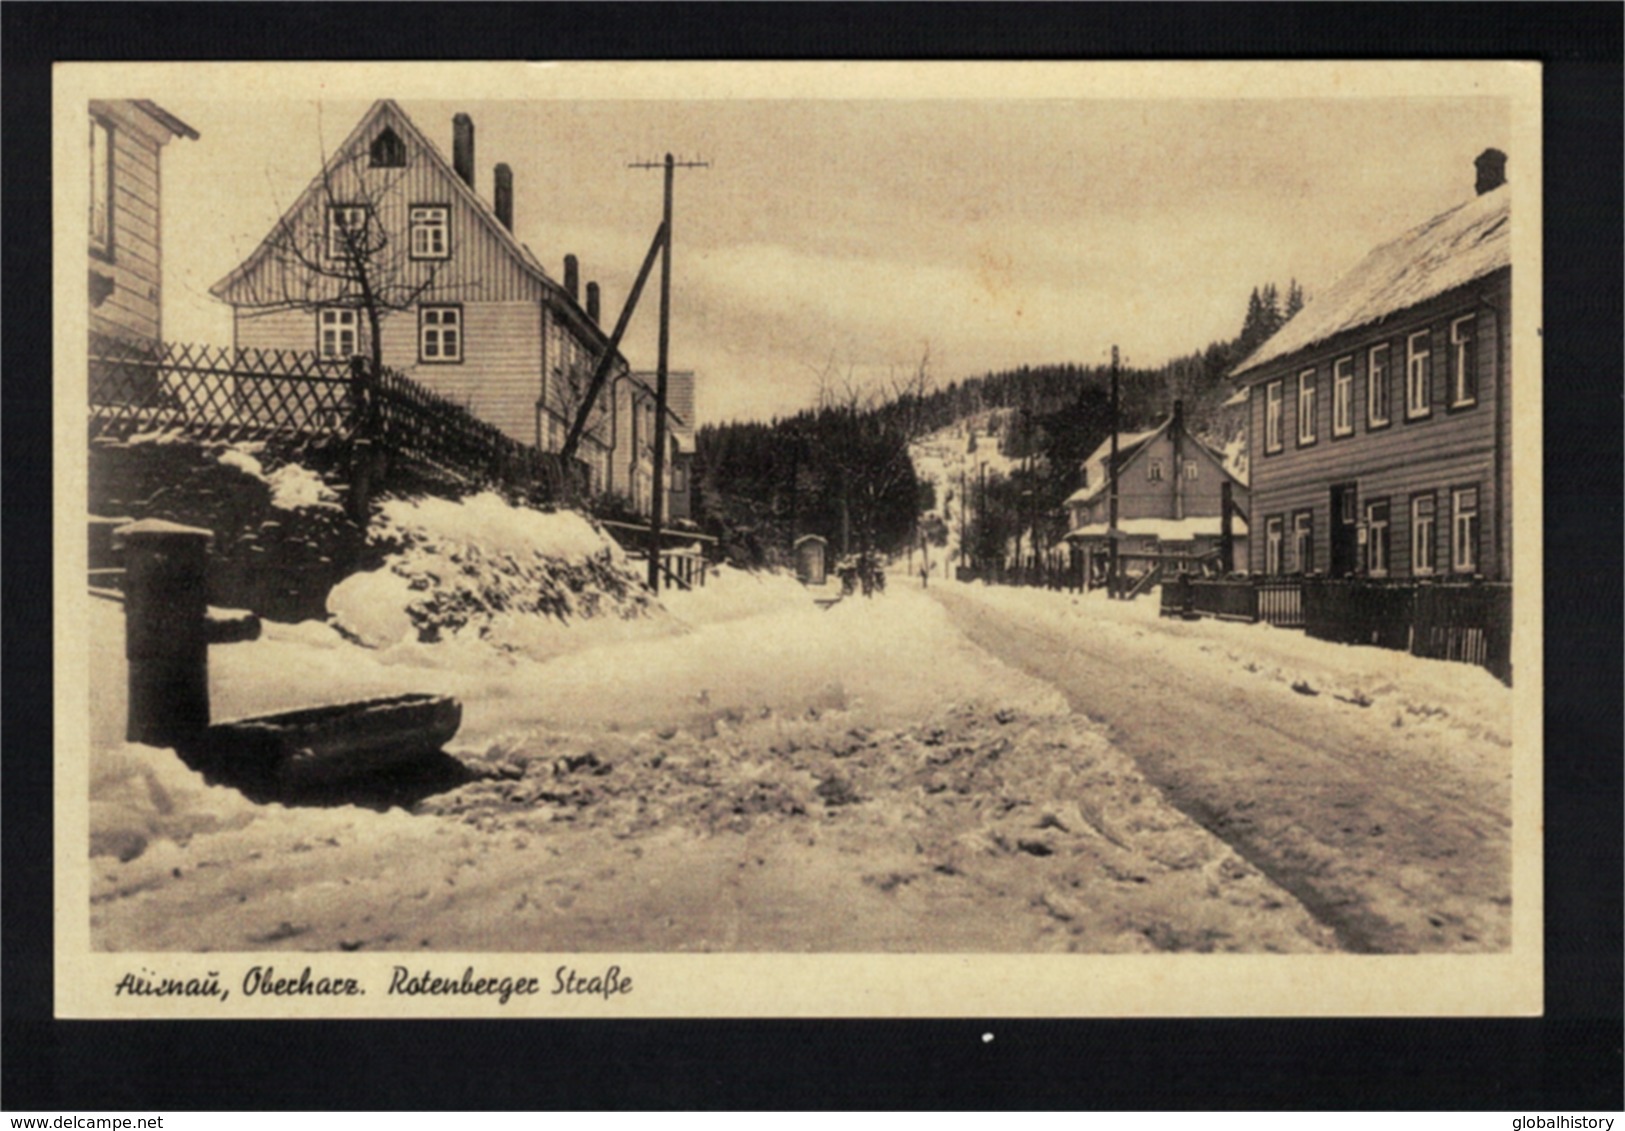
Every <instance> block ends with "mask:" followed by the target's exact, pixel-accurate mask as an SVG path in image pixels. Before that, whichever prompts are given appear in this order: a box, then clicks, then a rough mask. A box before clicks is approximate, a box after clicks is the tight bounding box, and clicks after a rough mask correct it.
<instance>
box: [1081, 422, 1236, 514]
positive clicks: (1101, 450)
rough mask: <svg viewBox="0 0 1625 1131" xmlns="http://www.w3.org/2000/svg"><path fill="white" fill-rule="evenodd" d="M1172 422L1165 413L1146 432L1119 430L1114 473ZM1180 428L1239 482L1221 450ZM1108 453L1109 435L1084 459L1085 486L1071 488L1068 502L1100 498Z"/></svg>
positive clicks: (1107, 480)
mask: <svg viewBox="0 0 1625 1131" xmlns="http://www.w3.org/2000/svg"><path fill="white" fill-rule="evenodd" d="M1173 423H1174V418H1173V417H1172V416H1168V417H1165V418H1164V419H1163V421H1162V423H1161V424H1159V425H1157V426H1156V427H1155V428H1152V429H1151V430H1150V431H1147V432H1119V433H1118V434H1117V474H1118V475H1122V474H1123V472H1124V470H1125V469H1126V468H1127V467H1128V466H1129V464H1130V463H1131V462H1133V460H1134V459H1135V458H1136V457H1137V456H1139V454H1140V453H1141V452H1143V451H1145V450H1146V449H1147V448H1148V447H1150V446H1151V441H1152V440H1154V439H1156V438H1157V437H1158V436H1160V435H1162V434H1163V433H1164V432H1166V431H1168V430H1169V429H1170V428H1172V427H1173ZM1182 430H1183V431H1184V433H1185V439H1186V440H1188V441H1190V443H1191V445H1192V446H1193V448H1195V449H1198V450H1201V451H1204V452H1206V453H1207V454H1208V455H1209V456H1211V457H1212V459H1213V461H1214V462H1215V463H1217V464H1218V465H1219V467H1220V468H1221V469H1223V471H1224V473H1225V474H1226V475H1229V476H1230V477H1231V478H1232V479H1235V480H1236V482H1238V483H1240V482H1241V480H1240V479H1239V478H1237V477H1236V476H1235V474H1234V473H1233V472H1231V471H1230V469H1229V467H1227V466H1226V465H1225V459H1224V454H1223V453H1222V452H1217V451H1214V450H1213V448H1212V447H1210V446H1209V445H1208V444H1206V443H1204V442H1203V441H1201V440H1199V439H1197V437H1196V436H1194V435H1192V434H1191V431H1190V429H1188V428H1183V429H1182ZM1111 454H1112V441H1111V437H1110V436H1108V437H1106V439H1105V440H1103V441H1102V442H1101V445H1100V447H1098V448H1096V449H1095V450H1094V452H1093V453H1091V454H1090V456H1089V458H1088V459H1086V460H1084V461H1083V467H1084V471H1085V472H1086V475H1087V479H1086V482H1087V483H1088V486H1086V487H1081V488H1079V489H1078V490H1076V491H1074V492H1073V493H1072V494H1071V495H1070V496H1069V497H1068V498H1067V500H1066V501H1067V504H1068V505H1072V504H1075V503H1087V502H1089V501H1090V500H1092V499H1097V498H1099V497H1100V496H1101V494H1102V493H1104V492H1105V490H1106V487H1107V485H1108V484H1109V483H1110V482H1111V476H1110V474H1109V473H1108V469H1107V466H1106V465H1107V464H1108V463H1109V462H1110V461H1111Z"/></svg>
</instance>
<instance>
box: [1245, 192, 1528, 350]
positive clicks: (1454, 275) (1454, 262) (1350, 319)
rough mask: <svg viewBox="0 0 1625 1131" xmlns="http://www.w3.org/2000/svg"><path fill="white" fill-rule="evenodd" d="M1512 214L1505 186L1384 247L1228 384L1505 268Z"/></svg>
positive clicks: (1302, 314) (1508, 261)
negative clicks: (1344, 333)
mask: <svg viewBox="0 0 1625 1131" xmlns="http://www.w3.org/2000/svg"><path fill="white" fill-rule="evenodd" d="M1511 212H1512V196H1511V190H1510V189H1508V188H1507V187H1506V186H1505V185H1503V186H1502V187H1500V188H1498V189H1494V190H1493V191H1491V192H1487V193H1485V194H1483V195H1482V196H1478V197H1475V198H1473V199H1472V200H1469V201H1468V202H1467V203H1465V204H1461V205H1458V206H1456V207H1455V208H1452V209H1451V210H1450V211H1448V212H1443V213H1441V214H1439V215H1438V216H1435V217H1434V218H1433V219H1431V220H1429V221H1428V222H1427V223H1425V224H1422V225H1419V226H1418V227H1415V228H1412V229H1411V230H1410V231H1408V232H1406V233H1405V234H1404V235H1402V236H1400V237H1399V238H1398V239H1396V240H1392V241H1390V242H1388V243H1386V244H1383V245H1382V246H1381V247H1379V248H1377V249H1376V250H1375V251H1373V252H1371V254H1369V255H1367V256H1366V257H1365V258H1364V259H1363V260H1361V261H1360V263H1359V264H1358V265H1357V266H1356V267H1355V268H1354V269H1353V270H1352V271H1350V272H1349V273H1348V274H1346V275H1344V276H1343V277H1342V278H1341V279H1339V280H1338V281H1337V282H1336V283H1334V284H1332V286H1331V287H1330V288H1328V289H1327V290H1326V292H1325V293H1324V294H1322V295H1321V296H1320V297H1319V298H1317V299H1315V300H1313V301H1311V302H1310V303H1309V304H1308V305H1306V306H1305V307H1304V308H1303V309H1302V310H1301V311H1299V312H1298V314H1297V316H1296V317H1295V318H1293V319H1292V321H1290V322H1288V323H1287V324H1286V325H1285V326H1283V327H1281V329H1280V331H1279V332H1278V333H1276V335H1275V336H1274V337H1272V338H1270V339H1269V340H1268V341H1267V342H1265V343H1264V344H1263V345H1261V346H1259V347H1258V349H1256V350H1254V351H1253V353H1252V355H1251V356H1250V357H1248V358H1247V359H1246V360H1245V361H1243V362H1242V363H1241V364H1240V365H1239V366H1237V367H1236V368H1235V370H1234V371H1233V372H1232V374H1231V376H1232V377H1235V378H1239V377H1241V376H1242V375H1244V374H1247V373H1250V372H1252V371H1253V370H1255V369H1257V368H1259V367H1260V366H1262V365H1265V364H1266V363H1268V362H1271V361H1274V360H1276V359H1278V358H1282V357H1286V356H1288V355H1289V354H1293V353H1296V352H1297V351H1298V350H1301V349H1306V348H1308V347H1309V346H1312V345H1315V344H1317V343H1319V342H1323V341H1325V340H1327V339H1328V338H1331V337H1333V336H1335V335H1337V334H1340V333H1343V332H1344V331H1345V330H1353V329H1356V328H1358V327H1360V326H1365V325H1368V324H1370V323H1373V322H1379V321H1381V320H1382V319H1384V318H1386V317H1388V316H1389V315H1390V314H1394V313H1396V312H1398V311H1401V310H1405V309H1407V308H1409V307H1412V306H1415V305H1416V304H1417V303H1419V302H1424V301H1426V300H1427V299H1430V298H1433V297H1434V296H1436V295H1441V294H1443V293H1444V292H1446V291H1448V290H1453V289H1454V288H1456V287H1460V286H1464V285H1465V284H1467V283H1470V282H1472V281H1473V280H1474V279H1480V278H1483V277H1484V276H1485V275H1488V274H1490V273H1491V272H1493V271H1497V270H1499V269H1501V268H1502V267H1506V266H1509V265H1510V264H1511V262H1512V255H1511V252H1512V240H1511V236H1510V227H1511V225H1510V224H1509V223H1508V221H1509V219H1510V217H1511Z"/></svg>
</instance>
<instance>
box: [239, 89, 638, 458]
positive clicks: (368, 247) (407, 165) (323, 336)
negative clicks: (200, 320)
mask: <svg viewBox="0 0 1625 1131" xmlns="http://www.w3.org/2000/svg"><path fill="white" fill-rule="evenodd" d="M475 181H476V177H475V163H474V124H473V122H472V120H470V118H469V117H468V115H466V114H458V115H456V116H455V117H454V118H453V122H452V160H451V161H449V162H448V161H447V160H446V159H445V157H444V156H443V155H442V154H441V152H440V151H439V150H438V149H437V148H436V147H435V145H434V144H433V143H432V142H431V141H430V140H429V139H428V138H427V137H426V136H425V135H424V134H423V133H422V131H421V130H419V128H418V127H417V125H416V124H415V123H414V122H413V121H412V120H411V118H409V117H408V116H407V115H406V113H405V112H404V111H403V110H402V109H401V108H400V107H399V106H398V105H396V104H395V102H393V101H392V100H389V99H382V100H380V101H378V102H376V103H374V104H373V106H372V107H371V109H369V110H368V111H367V113H366V114H365V115H363V117H362V118H361V121H360V122H359V123H358V124H357V125H356V127H355V128H354V129H353V130H352V131H351V132H350V134H349V136H348V137H346V138H345V139H344V141H343V143H342V144H341V145H340V146H339V147H338V148H337V149H336V150H335V151H334V153H333V155H332V156H331V157H330V158H329V159H328V161H327V164H326V165H325V167H324V168H322V169H321V170H320V171H319V172H318V173H317V175H316V176H315V177H314V178H313V179H312V180H311V182H310V184H309V186H308V187H307V188H306V189H305V190H304V192H303V193H302V194H301V195H300V197H299V198H298V199H297V200H296V201H295V202H294V203H293V205H292V206H291V207H290V208H289V210H288V211H287V212H286V213H285V214H284V215H283V216H281V217H280V218H279V219H277V220H276V221H275V223H274V224H273V225H272V228H271V231H270V233H269V234H268V235H267V236H266V238H265V239H264V240H263V241H262V242H261V243H260V245H259V246H258V247H257V248H256V249H255V250H254V252H253V253H252V254H250V255H249V257H248V258H247V259H245V260H244V261H243V262H242V263H241V264H239V265H238V266H237V267H236V268H235V269H234V270H233V271H232V272H231V273H230V274H229V275H227V276H226V277H225V278H223V279H221V280H220V282H218V283H216V284H215V286H214V287H213V288H212V293H213V294H214V295H215V296H216V297H217V298H219V299H221V300H222V301H224V302H226V303H228V304H230V305H231V307H232V311H233V327H234V329H233V337H234V344H235V345H236V346H237V347H238V348H239V349H280V350H295V351H304V352H309V351H313V350H314V351H316V352H317V353H319V354H321V355H323V356H325V357H331V358H344V357H348V356H351V355H353V354H362V355H365V354H367V353H368V352H369V351H370V348H371V346H370V342H371V339H370V335H371V334H372V333H373V326H372V325H371V319H370V318H369V316H368V315H369V309H377V310H380V311H381V318H380V320H379V324H378V327H377V333H378V337H379V340H380V342H381V344H382V351H381V352H382V360H383V364H384V365H385V366H387V367H389V368H391V369H395V370H397V371H399V372H402V373H405V374H406V375H408V376H409V377H411V378H412V379H414V380H415V381H417V382H419V383H420V384H422V385H424V386H426V387H427V388H429V389H431V390H433V391H434V392H436V393H438V394H440V395H442V396H444V397H447V398H449V399H451V400H452V401H454V402H456V403H458V404H460V405H462V406H463V407H465V408H467V409H468V410H469V411H470V412H472V413H473V414H474V415H476V416H478V417H480V418H481V419H483V420H486V421H488V422H489V423H491V424H493V425H495V426H497V427H498V428H500V429H501V430H502V431H503V432H504V433H506V434H507V435H508V436H510V437H512V438H513V439H515V440H518V441H520V442H522V443H527V444H533V445H535V446H536V447H538V448H540V449H542V450H544V451H558V450H560V449H561V448H562V447H563V446H564V442H565V437H566V436H567V435H568V433H569V430H570V427H571V425H572V423H573V421H574V419H575V416H576V413H577V411H578V409H579V406H580V404H581V403H582V400H583V397H584V394H585V391H586V387H587V384H588V380H589V377H590V375H591V373H592V370H593V368H594V366H595V365H596V364H597V362H598V360H599V359H600V358H601V357H602V356H603V354H604V351H605V350H606V349H607V348H608V344H609V335H608V334H607V333H606V332H605V331H604V329H603V328H602V327H601V326H600V325H599V310H598V287H597V285H596V284H594V283H588V284H587V287H586V298H585V303H583V302H582V300H581V295H580V284H579V269H578V265H577V261H576V259H575V257H574V256H566V257H565V259H564V279H563V281H562V282H560V281H558V280H556V279H554V278H553V277H552V276H551V275H549V274H548V273H547V272H546V271H545V270H544V269H543V268H542V265H541V263H540V261H538V259H537V258H536V256H535V255H534V254H533V253H532V252H531V250H530V249H529V248H528V247H526V246H525V245H524V244H523V243H521V242H520V241H519V240H518V239H517V238H516V237H515V235H514V209H513V203H514V188H513V177H512V173H511V170H510V169H509V168H508V166H507V165H502V164H499V165H497V166H496V167H495V169H494V173H493V181H492V185H493V188H492V199H491V200H490V201H489V202H488V201H486V200H485V199H483V198H482V197H481V196H480V195H479V194H478V192H477V191H476V187H475ZM363 265H364V270H361V269H359V268H361V267H362V266H363ZM363 274H364V275H366V276H367V281H366V283H365V284H364V285H363V284H362V282H361V279H360V276H361V275H363ZM364 291H365V292H366V294H364V293H363V292H364ZM367 294H370V295H372V296H374V299H375V301H373V302H372V303H370V304H369V302H368V301H367ZM626 372H627V365H626V362H625V360H624V358H621V357H620V356H619V355H617V357H616V358H615V362H614V368H613V369H612V371H611V375H610V379H611V381H613V380H614V379H615V378H616V377H617V376H621V375H624V374H625V373H626ZM610 399H611V398H610V397H609V396H606V395H602V394H601V395H600V396H599V397H598V400H597V402H596V406H595V411H594V413H593V415H592V417H591V418H590V423H589V426H588V429H587V431H586V432H585V433H584V435H583V439H582V442H581V446H580V449H579V452H578V457H579V458H580V459H581V461H582V462H583V463H585V464H586V465H587V468H588V470H589V473H590V479H591V483H592V486H593V488H594V489H595V490H604V489H605V487H606V484H607V482H608V479H609V471H610V466H611V457H610V444H611V442H612V438H611V435H610V425H611V420H610V416H611V413H610V410H609V407H608V405H609V402H610Z"/></svg>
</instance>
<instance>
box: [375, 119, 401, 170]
mask: <svg viewBox="0 0 1625 1131" xmlns="http://www.w3.org/2000/svg"><path fill="white" fill-rule="evenodd" d="M368 152H369V155H370V156H371V158H372V167H373V168H374V169H400V168H404V167H405V165H406V143H405V142H404V141H402V140H401V139H400V135H398V134H397V133H396V132H395V131H394V130H392V129H390V128H389V127H388V126H385V127H384V128H383V130H382V131H381V132H380V133H379V134H378V136H377V137H375V138H373V139H372V148H371V150H369V151H368Z"/></svg>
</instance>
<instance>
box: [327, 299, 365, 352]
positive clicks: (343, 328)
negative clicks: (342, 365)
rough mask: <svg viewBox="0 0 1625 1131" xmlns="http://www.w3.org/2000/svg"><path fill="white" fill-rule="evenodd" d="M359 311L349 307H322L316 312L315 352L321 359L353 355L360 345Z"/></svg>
mask: <svg viewBox="0 0 1625 1131" xmlns="http://www.w3.org/2000/svg"><path fill="white" fill-rule="evenodd" d="M360 313H361V312H360V311H358V310H356V309H355V308H354V307H351V306H324V307H321V308H320V309H319V310H317V311H316V352H317V353H319V354H321V355H322V356H323V357H329V358H340V359H342V358H347V357H352V356H354V355H355V353H356V350H357V348H358V346H359V343H360V340H361V339H360V328H361V319H360Z"/></svg>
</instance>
